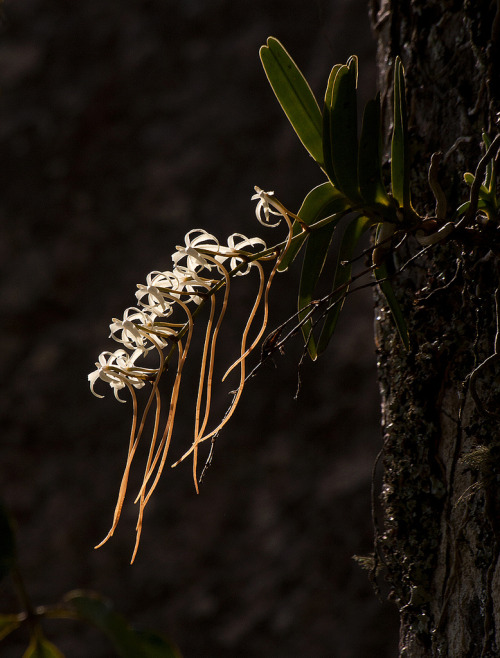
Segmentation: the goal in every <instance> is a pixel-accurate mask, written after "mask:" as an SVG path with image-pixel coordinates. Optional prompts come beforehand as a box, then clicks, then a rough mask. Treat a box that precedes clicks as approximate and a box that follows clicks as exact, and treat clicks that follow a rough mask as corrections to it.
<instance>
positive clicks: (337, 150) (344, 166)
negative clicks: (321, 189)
mask: <svg viewBox="0 0 500 658" xmlns="http://www.w3.org/2000/svg"><path fill="white" fill-rule="evenodd" d="M335 69H336V67H334V68H333V70H332V73H331V74H330V79H329V81H328V88H327V93H326V98H325V106H324V111H323V135H324V140H323V150H324V158H325V169H326V172H327V174H328V175H329V176H331V180H332V182H333V184H334V185H335V186H336V187H338V189H339V190H340V191H341V192H343V193H344V194H345V195H346V196H347V197H348V198H349V199H350V200H351V201H354V202H357V201H359V199H360V197H359V186H358V115H357V100H356V86H357V81H358V60H357V58H356V57H350V58H349V61H348V62H347V65H346V66H340V68H338V70H337V71H335ZM332 77H333V83H332ZM327 159H328V163H327Z"/></svg>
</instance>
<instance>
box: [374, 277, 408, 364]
mask: <svg viewBox="0 0 500 658" xmlns="http://www.w3.org/2000/svg"><path fill="white" fill-rule="evenodd" d="M387 275H388V272H387V267H386V265H385V264H384V265H381V266H380V267H377V268H376V269H375V278H376V279H377V281H378V282H379V287H380V290H381V291H382V293H383V295H384V297H385V299H386V301H387V304H388V306H389V308H390V310H391V315H392V318H393V320H394V324H395V325H396V329H397V330H398V333H399V337H400V338H401V342H402V343H403V345H404V346H405V349H406V351H407V352H409V351H410V338H409V335H408V327H407V326H406V320H405V318H404V315H403V312H402V310H401V307H400V305H399V302H398V300H397V299H396V295H395V294H394V290H393V288H392V285H391V282H390V281H389V280H388V279H387Z"/></svg>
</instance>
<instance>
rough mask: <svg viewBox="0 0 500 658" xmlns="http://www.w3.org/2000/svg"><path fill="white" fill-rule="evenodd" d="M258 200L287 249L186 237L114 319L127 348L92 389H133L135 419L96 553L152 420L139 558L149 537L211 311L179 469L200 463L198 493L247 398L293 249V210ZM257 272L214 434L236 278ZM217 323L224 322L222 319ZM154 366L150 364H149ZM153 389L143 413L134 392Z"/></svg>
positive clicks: (105, 359) (100, 367) (116, 335)
mask: <svg viewBox="0 0 500 658" xmlns="http://www.w3.org/2000/svg"><path fill="white" fill-rule="evenodd" d="M255 191H256V194H254V195H253V196H252V200H257V207H256V216H257V219H258V220H259V222H260V223H262V224H263V225H265V226H272V227H274V226H278V224H279V223H280V222H281V219H282V218H283V219H285V221H286V223H287V226H288V238H287V241H286V243H285V246H284V247H283V248H281V249H280V248H276V247H275V248H272V249H267V247H266V244H265V242H264V240H262V239H261V238H258V237H254V238H247V237H245V236H244V235H241V234H240V233H234V234H233V235H231V236H229V238H228V240H227V245H223V244H221V243H220V242H219V241H218V240H217V238H216V237H215V236H214V235H212V234H210V233H207V231H205V230H203V229H193V230H191V231H189V232H188V233H187V235H186V236H185V244H184V245H183V246H178V247H176V252H175V253H174V254H173V256H172V264H173V268H172V270H171V271H165V272H160V271H154V272H151V273H150V274H148V276H147V277H146V283H145V284H138V286H137V288H138V290H137V292H136V299H137V301H136V304H137V306H133V307H130V308H127V309H126V310H125V312H124V314H123V318H122V319H117V318H113V321H112V323H111V324H110V330H111V338H113V339H114V340H115V341H117V342H118V343H121V345H122V347H120V348H119V349H117V350H116V351H114V352H109V351H106V352H102V354H101V355H100V356H99V358H98V361H97V362H96V364H95V365H96V370H94V371H93V372H91V373H90V374H89V376H88V379H89V382H90V389H91V391H92V393H93V394H94V395H96V396H97V397H104V396H103V395H100V394H99V393H97V392H96V391H95V385H96V383H97V380H101V381H103V382H105V383H106V384H109V386H110V387H111V388H112V390H113V392H114V395H115V397H116V399H117V400H119V401H120V402H125V400H124V399H123V398H122V397H120V394H121V392H122V391H123V390H124V389H127V390H128V392H129V393H130V395H131V398H132V406H133V416H132V426H131V430H130V438H129V444H128V453H127V460H126V464H125V469H124V473H123V476H122V481H121V485H120V490H119V494H118V501H117V504H116V508H115V512H114V517H113V523H112V526H111V529H110V531H109V533H108V535H107V536H106V538H105V539H104V540H103V541H102V542H101V543H100V544H98V546H96V548H99V547H100V546H102V544H104V543H105V542H106V541H107V540H108V539H109V538H110V537H111V536H112V535H113V533H114V531H115V529H116V526H117V524H118V520H119V518H120V514H121V510H122V506H123V502H124V499H125V494H126V491H127V484H128V479H129V474H130V469H131V466H132V461H133V459H134V455H135V453H136V451H137V447H138V444H139V441H140V439H141V438H142V436H143V433H144V429H145V426H146V421H147V419H148V418H149V417H150V415H153V416H154V421H153V430H152V436H151V438H150V448H149V453H148V457H147V462H146V467H145V470H144V477H143V482H142V485H141V487H140V490H139V493H138V495H137V498H136V500H135V502H136V503H139V513H138V520H137V526H136V531H137V534H136V544H135V548H134V553H133V556H132V562H133V561H134V559H135V556H136V553H137V549H138V546H139V540H140V535H141V530H142V521H143V516H144V509H145V507H146V505H147V503H148V501H149V499H150V497H151V495H152V493H153V491H154V490H155V488H156V486H157V484H158V481H159V478H160V476H161V474H162V472H163V469H164V466H165V463H166V460H167V455H168V452H169V448H170V443H171V439H172V433H173V428H174V420H175V414H176V410H177V404H178V399H179V392H180V385H181V377H182V372H183V368H184V364H185V361H186V358H187V355H188V351H189V348H190V345H191V339H192V335H193V330H194V321H195V317H196V316H197V315H198V311H199V310H200V309H201V307H202V306H204V305H205V304H209V305H210V312H209V318H208V321H207V326H206V331H205V342H204V346H203V350H202V358H201V366H200V378H199V385H198V395H197V401H196V410H195V419H194V437H193V442H192V444H191V446H190V448H189V449H188V450H187V451H186V452H185V453H184V454H183V455H182V457H181V458H180V459H178V460H177V461H176V462H175V463H174V464H172V466H176V465H177V464H179V463H180V462H182V461H183V460H184V459H186V458H187V457H188V456H189V455H192V461H193V479H194V485H195V488H196V491H197V492H198V491H199V489H198V448H199V445H200V444H201V443H202V442H204V441H206V440H208V439H212V441H214V440H215V437H216V436H217V435H218V433H219V432H220V430H221V429H222V427H223V426H224V425H225V424H226V423H227V422H228V420H229V419H230V417H231V416H232V414H233V412H234V410H235V408H236V406H237V404H238V402H239V400H240V398H241V394H242V392H243V388H244V385H245V378H246V369H245V361H246V358H247V356H248V355H249V354H250V353H251V352H252V350H253V349H254V348H255V347H256V346H257V344H258V343H259V341H260V339H261V338H262V335H263V333H264V331H265V329H266V326H267V321H268V295H269V289H270V287H271V283H272V280H273V278H274V275H275V273H276V271H277V268H278V266H279V263H280V262H281V260H282V258H283V256H284V254H285V252H286V250H287V249H288V246H289V245H290V241H291V236H292V230H291V220H290V217H289V215H292V213H290V212H289V211H287V210H286V209H285V208H284V207H283V206H282V204H281V203H279V201H277V200H276V199H274V198H273V192H264V191H263V190H261V189H260V188H258V187H256V188H255ZM271 215H276V216H279V217H280V219H279V220H278V222H276V223H272V222H271ZM266 260H274V265H273V267H272V269H271V271H270V273H268V274H267V276H266V273H265V270H264V267H263V265H262V263H261V261H266ZM253 271H256V272H257V273H258V276H259V286H258V292H257V295H256V299H255V302H254V305H253V307H252V309H251V311H250V314H249V316H248V320H247V323H246V326H245V329H244V330H243V334H242V338H241V345H240V355H239V357H238V359H237V360H236V361H235V362H234V363H233V364H232V365H231V367H230V368H229V369H228V370H227V372H226V374H225V375H224V377H223V381H224V379H225V378H226V377H227V375H228V374H229V373H230V372H231V371H232V370H233V369H234V368H236V367H238V368H239V375H240V377H239V384H238V387H237V388H236V390H235V391H234V392H233V399H232V402H231V405H230V407H229V409H228V410H227V412H226V414H225V416H224V418H223V419H222V420H221V421H220V422H219V423H218V424H217V425H216V427H215V428H214V429H211V430H209V429H208V421H209V415H210V406H211V399H212V380H213V374H214V364H215V350H216V343H217V338H218V335H219V330H220V327H221V323H222V320H223V318H224V315H225V313H226V309H227V305H228V299H229V292H230V287H231V285H230V284H231V279H232V278H233V277H235V276H244V275H246V274H249V273H250V272H253ZM218 291H221V294H222V291H224V292H223V300H222V304H221V305H220V310H219V311H218V315H217V300H216V293H217V292H218ZM261 305H263V318H262V322H261V326H260V328H259V330H258V332H257V335H256V337H255V338H254V339H253V341H252V342H251V344H250V346H248V347H247V343H248V340H249V333H250V330H251V327H252V324H253V321H254V319H255V316H256V315H257V313H258V311H259V308H260V307H261ZM216 316H217V317H216ZM151 353H153V354H154V353H155V354H156V355H157V366H156V367H154V368H151V367H145V366H144V365H141V359H142V360H143V361H144V360H145V358H146V357H148V355H149V354H151ZM171 361H175V363H176V366H175V374H174V377H173V384H172V388H171V392H170V399H169V401H168V405H167V411H166V412H165V415H166V420H164V423H163V426H162V427H160V426H161V425H162V422H161V409H162V395H161V394H160V389H159V383H160V379H161V377H162V375H163V374H164V373H165V372H166V371H167V370H168V369H172V368H171ZM148 363H149V360H148ZM144 387H148V388H149V396H148V397H147V399H146V401H145V405H144V408H143V410H142V413H139V402H138V399H137V396H136V393H135V391H136V390H137V389H142V388H144Z"/></svg>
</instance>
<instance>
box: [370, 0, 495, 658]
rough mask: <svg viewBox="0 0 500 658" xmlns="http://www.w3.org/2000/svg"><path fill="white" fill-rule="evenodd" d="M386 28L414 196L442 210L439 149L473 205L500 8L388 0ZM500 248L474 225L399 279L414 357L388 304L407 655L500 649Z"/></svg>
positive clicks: (381, 24)
mask: <svg viewBox="0 0 500 658" xmlns="http://www.w3.org/2000/svg"><path fill="white" fill-rule="evenodd" d="M371 19H372V24H373V27H374V30H375V33H376V35H377V38H378V60H379V70H380V87H381V89H383V90H385V99H384V101H385V102H384V111H385V116H386V121H387V123H388V122H389V120H390V119H389V117H390V105H391V82H392V64H393V62H394V58H395V56H396V55H400V56H401V58H402V61H403V65H404V66H405V72H406V80H407V102H408V111H409V126H410V136H411V144H412V149H413V160H412V162H413V169H412V178H413V181H412V193H413V194H412V198H413V203H414V205H415V207H416V208H417V210H418V211H419V212H420V214H427V215H428V216H433V215H434V205H435V200H434V198H433V196H432V194H431V192H430V189H429V186H428V182H427V175H428V167H429V161H430V157H431V155H432V153H433V152H435V151H442V152H443V154H444V157H443V160H442V163H441V167H440V172H439V180H440V183H441V186H442V187H443V189H444V190H445V192H446V195H447V198H448V202H449V205H448V207H449V209H452V208H456V207H457V205H458V204H459V203H460V202H462V201H464V200H465V198H466V188H465V187H464V186H463V173H464V172H465V171H474V170H475V168H476V166H477V163H478V162H479V159H480V158H481V153H482V152H481V147H480V142H481V133H482V132H483V131H486V132H488V134H489V135H490V136H494V135H495V133H496V132H498V125H497V124H496V123H495V122H496V120H497V112H498V110H499V109H500V106H499V100H500V91H499V87H500V69H499V64H498V63H499V62H500V48H499V46H500V2H490V1H489V0H475V1H474V2H472V0H470V1H465V2H461V1H454V0H448V1H446V2H439V1H434V0H431V1H423V0H404V1H403V2H392V1H391V0H380V1H377V0H373V1H372V3H371ZM386 132H387V131H386ZM483 153H484V151H483ZM498 244H499V236H498V231H497V230H492V232H491V233H490V234H489V235H488V236H486V237H484V238H481V239H479V240H476V239H475V238H474V237H473V236H472V232H471V235H470V236H462V237H461V239H460V240H458V241H450V242H449V243H447V244H441V245H439V246H437V247H436V248H435V249H433V250H432V251H430V252H429V253H427V254H426V255H424V256H423V257H421V258H419V259H417V260H415V261H414V263H413V264H412V266H411V267H410V268H408V269H407V270H405V271H404V272H403V273H402V274H401V275H400V276H398V277H397V279H396V280H395V282H394V285H395V286H396V287H397V294H398V296H399V298H400V300H401V304H402V305H403V307H404V312H405V316H406V318H407V320H408V324H409V331H410V335H411V351H410V353H408V354H406V353H405V352H404V350H403V348H402V346H401V345H400V343H399V341H398V339H397V337H396V335H395V331H394V328H393V326H392V323H391V320H390V318H389V316H388V313H387V310H386V309H385V308H384V306H383V305H382V303H381V302H380V300H379V301H378V304H377V309H376V312H377V322H376V341H377V350H378V365H379V373H380V389H381V393H382V416H383V431H384V441H383V448H382V452H381V461H380V463H381V464H383V488H382V494H381V504H382V513H381V516H383V521H382V519H380V521H379V524H380V526H381V527H380V529H379V530H378V532H377V538H376V548H377V550H376V553H377V559H378V562H379V564H380V565H381V566H383V567H384V569H385V574H386V579H387V580H388V582H389V585H390V588H391V597H392V598H393V600H394V601H395V603H396V604H397V605H398V608H399V610H400V619H401V629H400V655H401V656H405V658H410V657H411V658H415V657H422V656H450V657H472V656H484V657H492V656H499V655H500V560H499V554H500V487H499V486H498V485H499V481H500V433H499V420H498V418H499V417H494V416H495V413H496V410H497V409H498V408H499V407H498V402H499V400H500V386H499V384H498V374H499V372H500V363H498V362H497V359H492V360H491V361H490V362H488V366H485V367H484V368H481V370H480V371H479V373H478V377H477V382H475V384H476V385H475V387H474V388H475V389H476V390H477V396H476V397H477V398H478V400H479V405H478V404H477V403H475V402H474V399H473V396H472V393H473V392H474V391H472V393H471V381H470V373H471V372H472V371H473V370H474V368H476V367H477V366H478V365H479V364H480V363H482V362H483V361H484V360H485V359H486V358H487V357H488V356H489V355H491V354H492V353H494V351H495V349H494V343H495V333H496V330H497V318H496V311H495V291H496V290H497V288H498V285H499V276H498V273H499V254H500V250H499V249H498ZM408 249H409V254H412V253H416V249H417V248H416V246H413V247H412V246H411V245H410V247H409V248H408ZM499 360H500V359H499ZM473 383H474V382H473ZM379 577H381V576H379Z"/></svg>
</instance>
